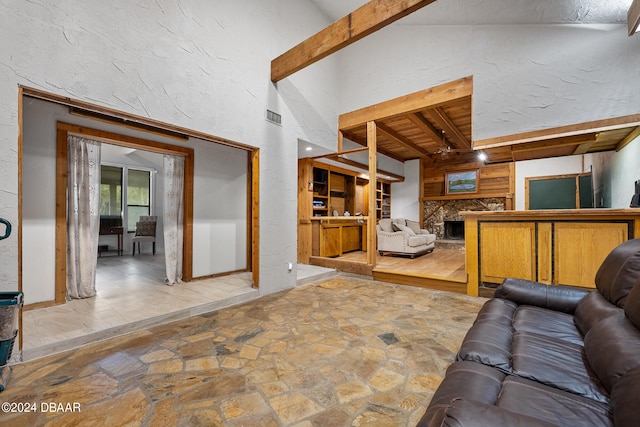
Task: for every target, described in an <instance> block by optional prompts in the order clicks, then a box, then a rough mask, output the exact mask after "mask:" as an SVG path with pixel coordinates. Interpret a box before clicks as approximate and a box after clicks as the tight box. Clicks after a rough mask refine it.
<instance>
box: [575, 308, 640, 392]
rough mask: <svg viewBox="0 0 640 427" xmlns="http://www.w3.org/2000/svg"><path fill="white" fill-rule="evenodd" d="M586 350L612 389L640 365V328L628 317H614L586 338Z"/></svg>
mask: <svg viewBox="0 0 640 427" xmlns="http://www.w3.org/2000/svg"><path fill="white" fill-rule="evenodd" d="M584 351H585V354H586V357H587V360H588V361H589V364H590V365H591V367H592V368H593V371H594V372H595V373H596V375H597V376H598V378H599V379H600V381H601V382H602V384H603V385H604V386H605V387H606V389H607V391H609V392H611V390H612V389H613V387H614V386H615V384H616V382H617V381H618V380H619V379H620V378H621V377H622V376H623V375H625V374H626V373H627V372H629V371H631V370H632V369H634V368H636V367H637V366H640V330H638V329H637V328H636V327H635V326H634V325H633V324H632V323H631V322H630V321H629V319H627V318H626V317H625V316H623V315H622V314H621V315H619V316H611V317H608V318H606V319H604V320H603V321H601V322H600V323H598V324H597V325H595V326H594V327H593V328H591V330H590V331H589V333H588V334H587V335H586V336H585V337H584Z"/></svg>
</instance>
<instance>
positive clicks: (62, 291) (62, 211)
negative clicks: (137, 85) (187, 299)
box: [54, 122, 194, 304]
mask: <svg viewBox="0 0 640 427" xmlns="http://www.w3.org/2000/svg"><path fill="white" fill-rule="evenodd" d="M69 135H77V136H82V137H86V138H90V139H93V140H97V141H100V142H106V143H109V144H113V145H118V146H121V147H127V148H135V149H139V150H145V151H151V152H154V153H159V154H172V155H178V156H183V157H184V159H185V161H184V195H183V203H184V218H183V221H184V222H183V227H184V237H183V239H184V240H183V250H182V269H183V270H182V276H183V280H184V281H185V282H188V281H190V280H192V279H193V271H192V269H193V175H194V150H193V148H189V147H181V146H178V145H171V144H165V143H160V142H155V141H151V140H147V139H142V138H136V137H131V136H125V135H121V134H118V133H113V132H107V131H102V130H98V129H93V128H89V127H85V126H78V125H73V124H70V123H64V122H57V123H56V233H55V235H56V237H55V241H56V251H55V254H56V256H55V258H56V260H55V271H56V274H55V275H56V277H55V299H54V301H55V303H56V304H63V303H64V302H65V300H66V295H67V185H68V178H67V177H68V163H67V138H68V136H69Z"/></svg>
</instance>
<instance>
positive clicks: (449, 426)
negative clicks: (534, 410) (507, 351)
mask: <svg viewBox="0 0 640 427" xmlns="http://www.w3.org/2000/svg"><path fill="white" fill-rule="evenodd" d="M422 425H425V426H426V424H418V426H422ZM453 426H456V427H487V426H492V427H502V426H504V427H513V426H527V427H553V426H555V425H554V424H549V423H547V422H545V421H542V420H539V419H537V418H533V417H529V416H527V415H522V414H517V413H515V412H511V411H507V410H505V409H501V408H499V407H497V406H494V405H489V404H486V403H482V402H474V401H472V400H464V399H457V400H454V401H453V402H452V403H451V405H449V406H447V407H444V408H440V409H438V411H436V413H435V414H434V415H433V418H431V422H430V423H429V424H428V427H453Z"/></svg>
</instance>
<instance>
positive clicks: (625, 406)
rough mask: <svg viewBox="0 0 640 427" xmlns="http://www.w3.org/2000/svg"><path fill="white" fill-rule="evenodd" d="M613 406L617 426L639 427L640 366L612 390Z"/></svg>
mask: <svg viewBox="0 0 640 427" xmlns="http://www.w3.org/2000/svg"><path fill="white" fill-rule="evenodd" d="M611 407H612V409H613V420H614V422H615V425H616V427H637V426H638V422H639V421H638V420H640V366H638V367H636V368H633V369H632V370H631V371H629V372H627V373H626V374H624V376H623V377H622V378H621V379H620V380H619V381H618V382H617V383H616V385H615V386H614V387H613V391H612V392H611Z"/></svg>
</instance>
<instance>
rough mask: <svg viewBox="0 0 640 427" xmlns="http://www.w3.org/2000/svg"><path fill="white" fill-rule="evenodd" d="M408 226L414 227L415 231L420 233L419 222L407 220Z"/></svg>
mask: <svg viewBox="0 0 640 427" xmlns="http://www.w3.org/2000/svg"><path fill="white" fill-rule="evenodd" d="M407 227H409V228H410V229H412V230H413V232H414V233H416V234H420V223H419V222H417V221H411V220H407Z"/></svg>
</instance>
